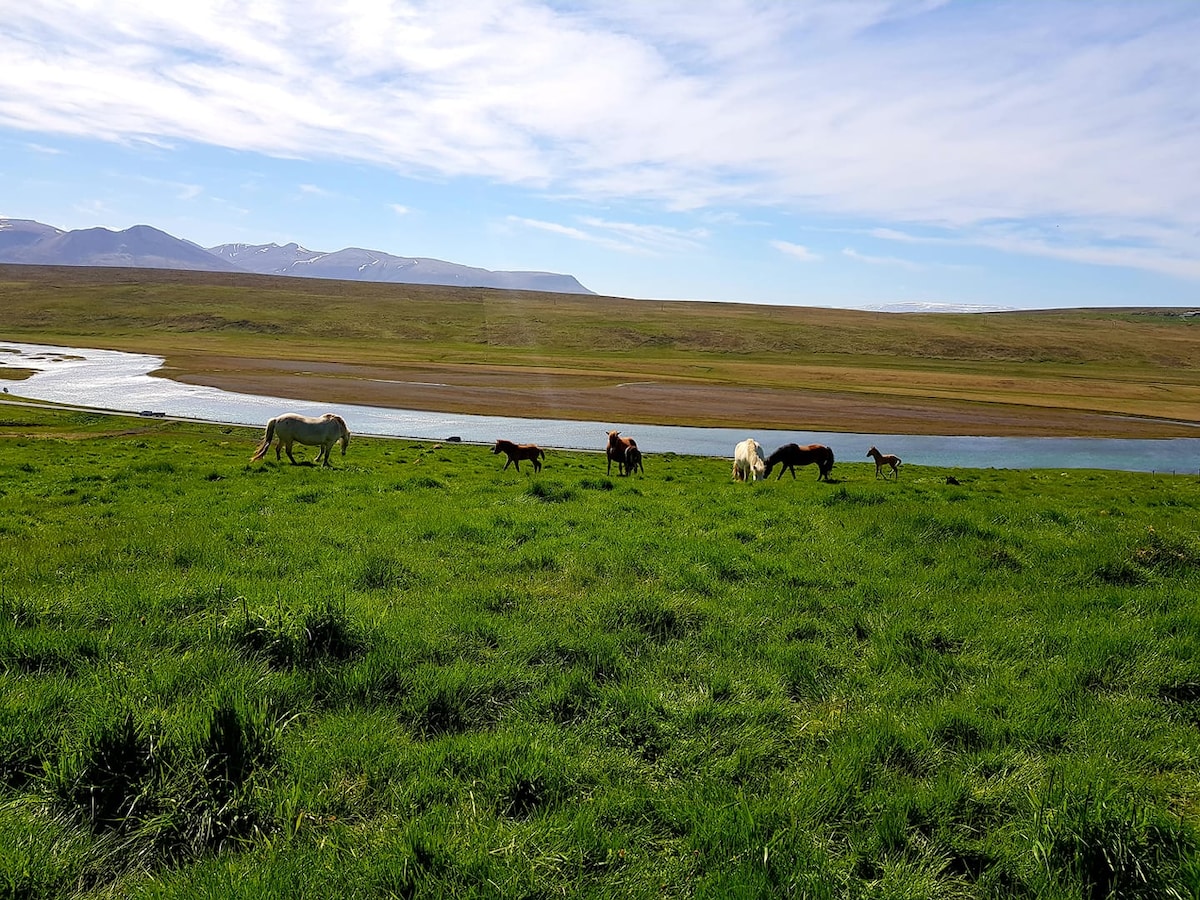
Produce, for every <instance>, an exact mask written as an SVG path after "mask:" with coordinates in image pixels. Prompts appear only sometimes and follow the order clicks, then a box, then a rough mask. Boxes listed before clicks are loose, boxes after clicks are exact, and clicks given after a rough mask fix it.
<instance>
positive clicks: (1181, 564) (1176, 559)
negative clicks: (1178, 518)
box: [1133, 528, 1200, 575]
mask: <svg viewBox="0 0 1200 900" xmlns="http://www.w3.org/2000/svg"><path fill="white" fill-rule="evenodd" d="M1133 560H1134V562H1135V563H1136V564H1137V565H1139V566H1144V567H1145V568H1147V569H1150V570H1151V571H1153V572H1157V573H1159V574H1162V575H1185V574H1187V573H1189V572H1194V571H1200V545H1197V544H1196V543H1195V542H1194V541H1188V540H1184V539H1182V538H1173V537H1164V536H1163V535H1161V534H1159V533H1158V532H1157V531H1155V530H1154V529H1153V528H1150V529H1148V530H1147V534H1146V540H1145V542H1144V543H1142V544H1141V545H1139V546H1138V547H1136V548H1134V551H1133Z"/></svg>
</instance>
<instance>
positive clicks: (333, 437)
mask: <svg viewBox="0 0 1200 900" xmlns="http://www.w3.org/2000/svg"><path fill="white" fill-rule="evenodd" d="M273 440H277V441H278V443H276V444H275V458H276V459H279V451H280V450H281V449H282V450H283V451H284V452H285V453H287V456H288V459H290V460H291V461H292V465H296V457H294V456H292V444H293V443H296V444H308V445H309V446H310V447H312V446H318V447H320V448H321V449H320V450H318V451H317V461H318V462H321V463H322V465H326V466H327V465H329V451H330V450H331V449H332V448H333V445H334V444H336V443H337V442H338V441H341V442H342V456H345V455H346V447H347V446H348V445H349V444H350V429H349V428H347V427H346V422H345V420H344V419H343V418H342V417H341V416H335V415H334V414H333V413H325V415H323V416H321V417H320V418H317V419H313V418H310V417H309V416H301V415H297V414H296V413H284V414H283V415H282V416H276V417H275V418H274V419H271V420H270V421H269V422H267V431H266V434H264V435H263V439H262V443H261V444H259V445H258V449H257V450H255V451H254V455H253V456H252V457H250V461H251V462H254V461H255V460H256V459H262V458H263V457H264V456H266V455H267V450H268V449H270V447H271V441H273Z"/></svg>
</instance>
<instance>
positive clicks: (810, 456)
mask: <svg viewBox="0 0 1200 900" xmlns="http://www.w3.org/2000/svg"><path fill="white" fill-rule="evenodd" d="M809 463H816V464H817V481H820V480H821V479H824V480H825V481H828V480H829V473H830V471H831V470H832V469H833V451H832V450H830V449H829V448H828V447H826V446H825V445H824V444H807V445H805V446H803V447H801V446H799V445H797V444H784V445H783V446H782V447H780V448H779V449H778V450H776V451H775V452H774V453H772V454H771V455H770V456H768V457H767V465H766V471H764V472H763V478H769V477H770V476H771V470H772V469H773V468H775V467H776V466H779V467H780V469H779V475H778V476H777V477H778V478H782V477H783V472H784V470H785V469H788V470H790V471H791V473H792V478H795V477H796V466H807V465H808V464H809Z"/></svg>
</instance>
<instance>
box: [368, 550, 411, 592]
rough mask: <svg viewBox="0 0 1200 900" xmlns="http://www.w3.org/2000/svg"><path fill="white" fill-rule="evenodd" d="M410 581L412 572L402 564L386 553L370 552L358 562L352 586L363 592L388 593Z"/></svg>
mask: <svg viewBox="0 0 1200 900" xmlns="http://www.w3.org/2000/svg"><path fill="white" fill-rule="evenodd" d="M412 579H413V572H412V570H411V569H410V568H409V567H408V566H406V565H405V564H404V563H402V562H400V561H399V560H397V559H396V558H394V557H392V556H390V555H388V554H386V553H381V552H370V553H367V554H366V555H365V556H364V557H363V558H362V559H361V560H360V561H359V564H358V570H357V572H356V573H355V575H354V585H355V587H357V588H358V589H359V590H363V591H388V590H394V589H396V588H400V587H403V586H404V585H406V584H408V583H409V582H410V581H412Z"/></svg>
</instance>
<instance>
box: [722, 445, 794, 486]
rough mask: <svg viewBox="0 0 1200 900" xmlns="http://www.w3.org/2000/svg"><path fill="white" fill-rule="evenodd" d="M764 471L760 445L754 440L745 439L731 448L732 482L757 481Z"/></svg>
mask: <svg viewBox="0 0 1200 900" xmlns="http://www.w3.org/2000/svg"><path fill="white" fill-rule="evenodd" d="M765 471H766V469H765V468H764V464H763V448H762V444H760V443H759V442H758V441H756V440H755V439H754V438H746V439H745V440H744V441H742V442H741V443H740V444H738V445H737V446H736V447H734V448H733V480H734V481H758V480H759V479H760V478H762V477H764V476H763V473H764V472H765ZM781 474H782V473H781Z"/></svg>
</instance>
